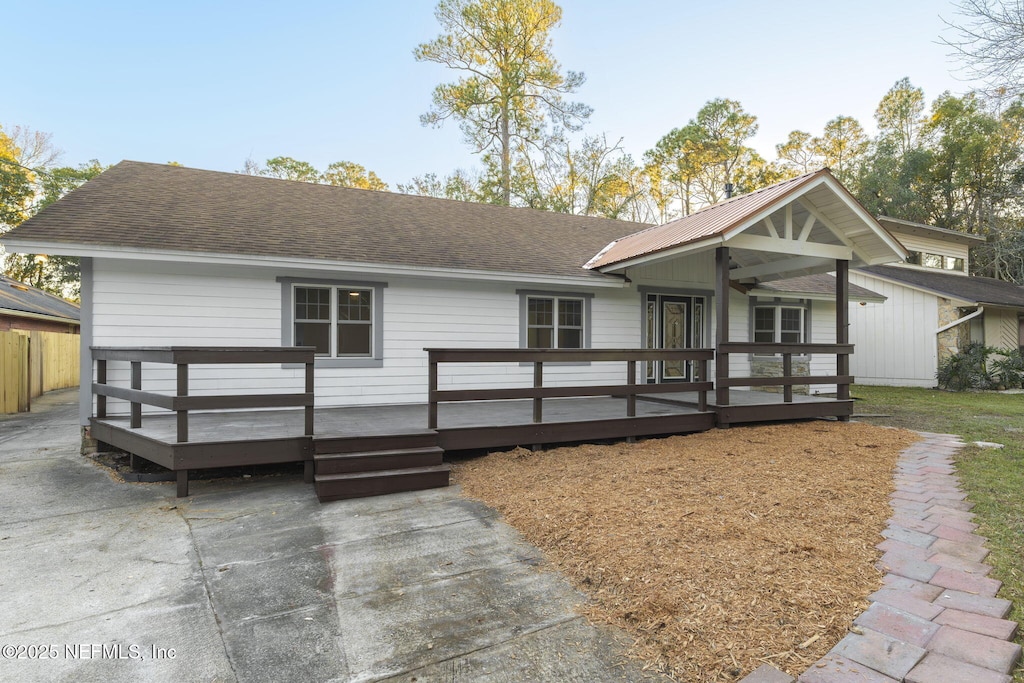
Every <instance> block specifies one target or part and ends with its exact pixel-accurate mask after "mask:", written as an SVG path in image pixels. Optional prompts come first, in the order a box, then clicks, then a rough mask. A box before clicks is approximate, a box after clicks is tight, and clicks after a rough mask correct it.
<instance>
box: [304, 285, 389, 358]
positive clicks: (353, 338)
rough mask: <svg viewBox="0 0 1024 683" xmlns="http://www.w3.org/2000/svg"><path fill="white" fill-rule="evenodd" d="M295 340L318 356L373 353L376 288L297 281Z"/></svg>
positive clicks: (365, 354) (366, 354) (368, 354)
mask: <svg viewBox="0 0 1024 683" xmlns="http://www.w3.org/2000/svg"><path fill="white" fill-rule="evenodd" d="M294 343H295V345H296V346H314V347H316V355H318V356H328V357H331V358H340V357H346V356H372V355H373V290H372V289H361V288H355V287H305V286H299V285H296V287H295V336H294Z"/></svg>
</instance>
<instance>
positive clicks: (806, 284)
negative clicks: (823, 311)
mask: <svg viewBox="0 0 1024 683" xmlns="http://www.w3.org/2000/svg"><path fill="white" fill-rule="evenodd" d="M749 293H750V294H757V295H760V294H768V295H772V294H774V295H777V296H787V295H796V296H802V297H803V298H817V297H821V298H823V299H827V300H831V301H835V296H836V279H835V277H833V276H832V275H829V274H828V273H817V274H815V275H802V276H800V277H790V278H785V279H783V280H772V281H771V282H762V283H760V284H758V285H757V287H756V288H754V289H752V290H751V291H750V292H749ZM849 300H850V301H878V302H881V301H885V297H884V296H883V295H881V294H879V293H878V292H873V291H871V290H870V289H867V288H866V287H861V286H859V285H855V284H853V283H852V282H851V283H849Z"/></svg>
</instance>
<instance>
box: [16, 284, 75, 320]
mask: <svg viewBox="0 0 1024 683" xmlns="http://www.w3.org/2000/svg"><path fill="white" fill-rule="evenodd" d="M0 309H2V310H7V311H20V312H22V313H32V314H34V315H47V316H53V317H55V318H66V319H67V320H69V321H74V322H78V320H79V319H80V316H81V311H80V310H79V308H78V306H76V305H75V304H73V303H71V302H70V301H65V300H64V299H61V298H60V297H57V296H54V295H53V294H48V293H47V292H44V291H42V290H40V289H36V288H35V287H29V286H28V285H26V284H24V283H22V282H18V281H17V280H13V279H11V278H9V277H7V276H5V275H0Z"/></svg>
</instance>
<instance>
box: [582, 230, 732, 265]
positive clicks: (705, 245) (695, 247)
mask: <svg viewBox="0 0 1024 683" xmlns="http://www.w3.org/2000/svg"><path fill="white" fill-rule="evenodd" d="M721 245H722V238H721V237H720V236H715V237H706V238H704V239H702V240H699V241H696V242H689V243H688V244H683V245H680V246H678V247H673V248H672V249H666V250H665V251H655V252H651V253H650V254H642V255H640V256H635V257H633V258H631V259H628V260H626V261H619V262H618V263H613V264H611V265H608V266H601V267H600V268H596V269H595V270H597V272H599V273H618V272H624V271H625V270H626V269H627V268H631V267H633V266H646V265H650V264H652V263H658V262H660V261H668V260H669V259H673V258H675V257H676V256H683V255H685V254H698V253H700V252H702V251H707V250H709V249H714V248H715V247H718V246H721Z"/></svg>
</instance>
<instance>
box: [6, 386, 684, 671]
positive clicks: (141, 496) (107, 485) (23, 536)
mask: <svg viewBox="0 0 1024 683" xmlns="http://www.w3.org/2000/svg"><path fill="white" fill-rule="evenodd" d="M76 413H77V395H76V393H75V392H73V391H64V392H55V393H53V394H50V395H47V396H45V397H42V398H41V399H39V400H38V401H37V402H36V403H35V404H34V406H33V412H32V413H30V414H25V415H16V416H0V680H18V681H31V680H39V681H54V680H66V681H104V682H105V681H138V680H147V681H235V680H237V681H326V680H336V681H407V682H412V681H446V682H450V683H451V682H455V681H638V680H664V679H660V678H656V677H654V676H652V675H650V674H648V673H646V672H643V671H641V670H640V668H639V666H638V665H637V663H636V662H634V661H632V660H628V659H626V658H625V656H624V651H625V644H624V643H625V641H624V639H623V637H622V636H621V634H619V633H618V632H617V631H614V630H613V629H610V628H604V627H595V626H593V625H591V624H589V623H588V622H587V621H586V620H585V619H583V618H582V617H580V616H578V615H577V613H576V612H575V611H574V607H575V606H576V605H578V604H580V603H581V602H582V601H583V598H582V596H581V595H580V594H579V593H577V592H575V591H574V590H573V589H572V588H571V587H570V586H569V584H568V582H567V581H566V580H565V579H564V578H563V577H562V576H561V575H560V574H558V573H555V572H552V571H546V570H544V569H543V568H538V565H540V564H541V558H540V555H539V553H538V551H537V550H536V549H535V548H533V547H532V546H530V545H528V544H526V543H525V542H523V541H522V540H521V539H520V538H519V536H518V535H517V534H516V532H515V531H514V530H513V529H511V528H510V527H508V526H507V525H505V524H504V523H502V522H501V521H500V520H498V519H497V518H496V513H495V512H494V511H493V510H491V509H489V508H487V507H485V506H483V505H481V504H479V503H476V502H474V501H470V500H468V499H465V498H462V497H461V496H460V495H459V492H458V489H457V487H451V488H449V489H443V490H436V491H429V492H424V493H409V494H398V495H392V496H386V497H382V498H371V499H363V500H356V501H343V502H338V503H329V504H326V505H321V504H320V503H318V502H317V500H316V497H315V495H314V494H313V489H312V487H311V486H309V485H307V484H303V483H302V480H301V476H299V475H298V474H296V476H294V477H292V476H283V477H266V478H257V479H248V480H244V479H234V480H223V481H216V482H205V481H196V482H193V484H192V492H193V495H192V496H191V497H190V498H186V499H177V498H175V497H174V486H173V484H170V483H167V484H125V483H119V482H115V481H113V480H112V479H111V478H110V477H109V476H108V475H107V473H106V472H105V471H104V470H102V469H100V468H98V467H97V466H95V465H93V464H92V462H91V461H90V460H88V459H86V458H83V457H82V456H80V455H79V454H78V440H79V436H78V427H77V419H76V418H77V415H76Z"/></svg>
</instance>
